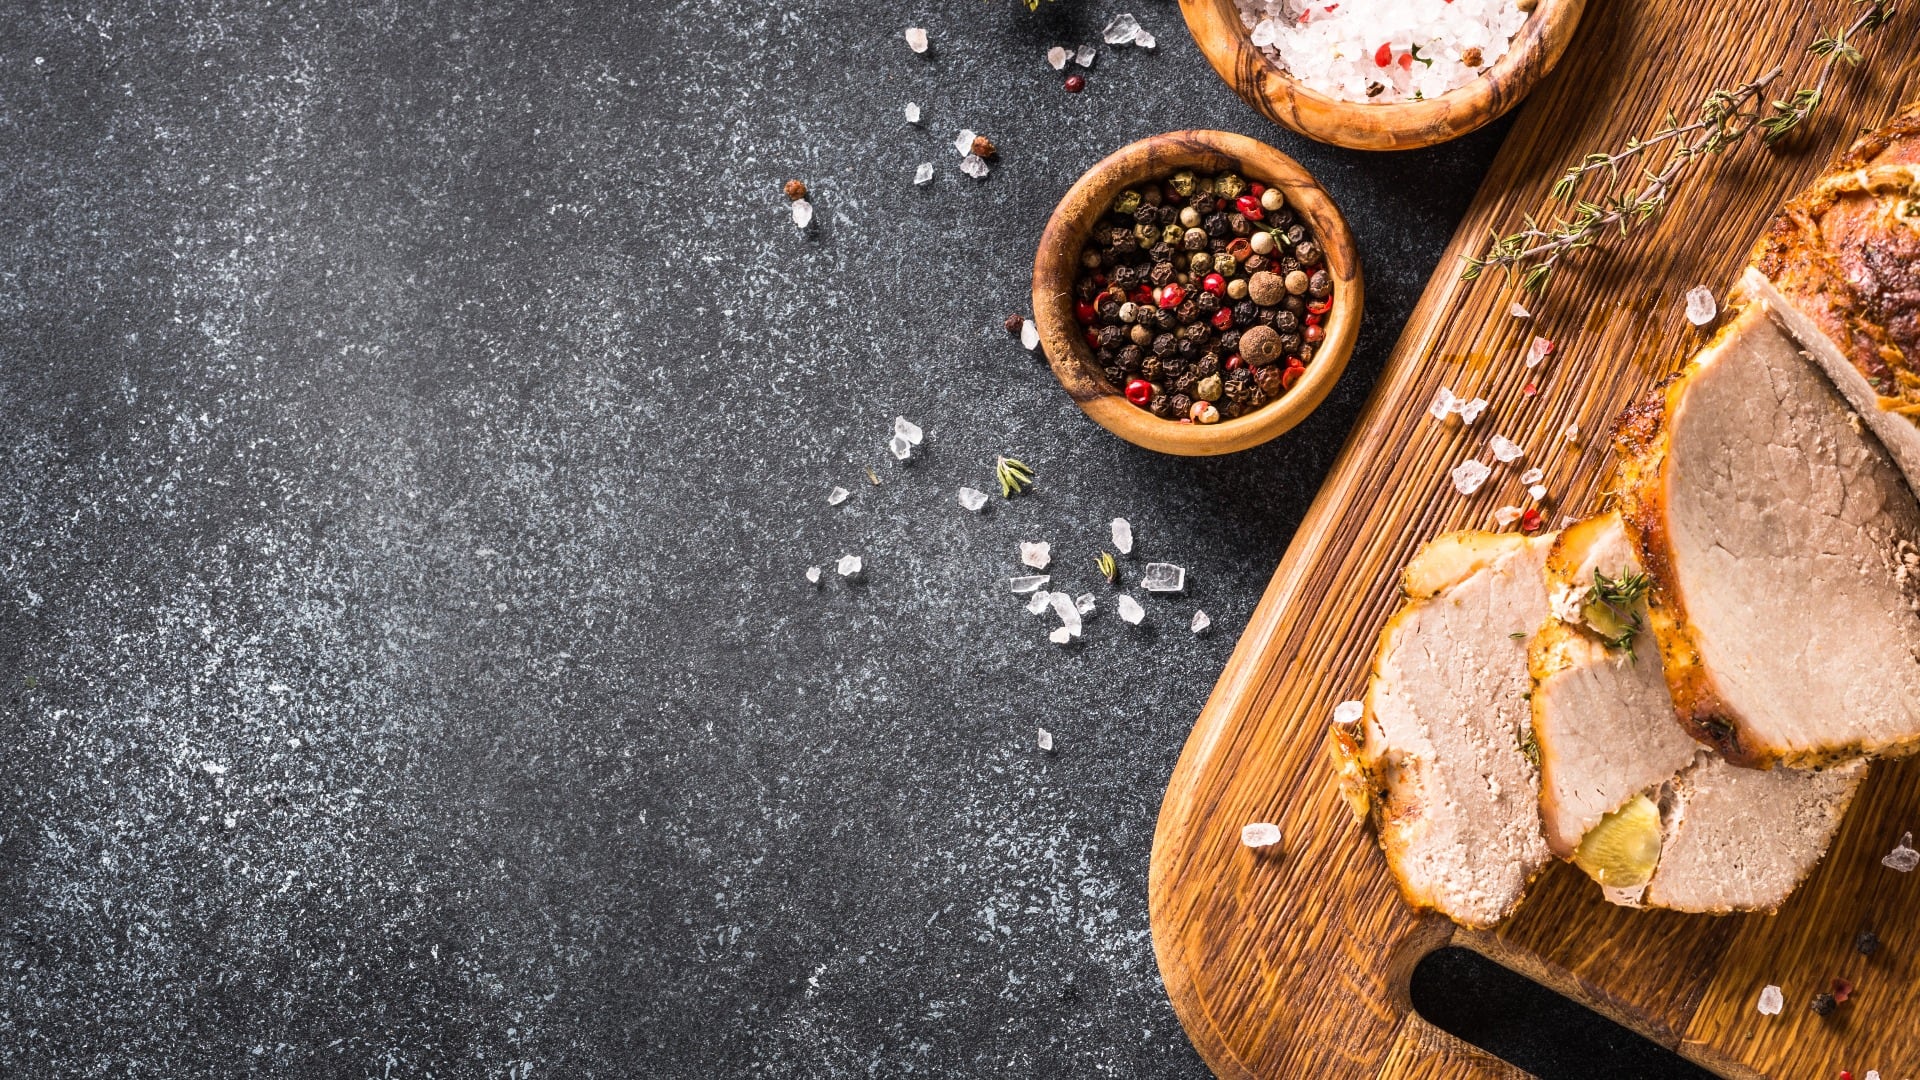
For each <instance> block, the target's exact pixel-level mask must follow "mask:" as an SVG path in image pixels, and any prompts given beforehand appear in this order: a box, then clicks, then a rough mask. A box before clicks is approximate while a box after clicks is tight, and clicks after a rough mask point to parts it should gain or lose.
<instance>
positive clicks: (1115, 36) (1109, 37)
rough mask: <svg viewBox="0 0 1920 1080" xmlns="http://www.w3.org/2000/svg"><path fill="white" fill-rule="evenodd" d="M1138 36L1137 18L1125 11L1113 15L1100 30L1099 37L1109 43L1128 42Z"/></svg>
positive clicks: (1124, 43) (1123, 43)
mask: <svg viewBox="0 0 1920 1080" xmlns="http://www.w3.org/2000/svg"><path fill="white" fill-rule="evenodd" d="M1139 36H1140V22H1139V20H1137V19H1135V18H1134V17H1133V16H1132V15H1130V14H1125V13H1122V14H1119V15H1115V16H1114V17H1113V19H1112V21H1110V22H1108V23H1107V28H1106V29H1105V30H1103V31H1101V32H1100V39H1101V40H1102V41H1105V42H1106V43H1107V44H1109V45H1126V44H1130V43H1131V42H1132V41H1133V39H1134V38H1137V37H1139Z"/></svg>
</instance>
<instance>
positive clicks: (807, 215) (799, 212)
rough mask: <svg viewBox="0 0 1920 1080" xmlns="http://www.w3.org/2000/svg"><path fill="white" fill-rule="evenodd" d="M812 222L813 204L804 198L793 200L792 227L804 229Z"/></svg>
mask: <svg viewBox="0 0 1920 1080" xmlns="http://www.w3.org/2000/svg"><path fill="white" fill-rule="evenodd" d="M812 222H813V204H812V203H810V202H808V201H807V200H805V199H795V200H793V225H794V228H797V229H804V228H806V227H807V226H808V225H809V224H811V223H812Z"/></svg>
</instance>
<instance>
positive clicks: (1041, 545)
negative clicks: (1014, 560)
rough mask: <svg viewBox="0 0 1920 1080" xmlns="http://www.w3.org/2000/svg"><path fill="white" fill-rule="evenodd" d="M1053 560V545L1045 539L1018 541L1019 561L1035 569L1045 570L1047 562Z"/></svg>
mask: <svg viewBox="0 0 1920 1080" xmlns="http://www.w3.org/2000/svg"><path fill="white" fill-rule="evenodd" d="M1052 560H1053V545H1052V544H1050V543H1048V542H1047V541H1045V540H1040V541H1033V540H1022V541H1020V561H1021V562H1023V563H1026V564H1027V565H1028V566H1031V567H1033V568H1034V569H1035V570H1045V569H1046V568H1047V563H1049V562H1051V561H1052Z"/></svg>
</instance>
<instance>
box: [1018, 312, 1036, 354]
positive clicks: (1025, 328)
mask: <svg viewBox="0 0 1920 1080" xmlns="http://www.w3.org/2000/svg"><path fill="white" fill-rule="evenodd" d="M1020 347H1021V348H1023V349H1025V350H1027V351H1028V352H1032V351H1033V350H1035V349H1037V348H1039V347H1040V328H1039V327H1037V326H1035V325H1033V320H1032V319H1024V320H1022V321H1021V323H1020Z"/></svg>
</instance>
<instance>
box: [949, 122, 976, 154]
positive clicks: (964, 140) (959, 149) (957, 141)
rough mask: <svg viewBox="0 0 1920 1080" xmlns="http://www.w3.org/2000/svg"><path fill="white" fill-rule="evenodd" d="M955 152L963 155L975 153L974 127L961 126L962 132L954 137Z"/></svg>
mask: <svg viewBox="0 0 1920 1080" xmlns="http://www.w3.org/2000/svg"><path fill="white" fill-rule="evenodd" d="M953 152H954V153H956V154H959V155H960V156H961V157H966V156H967V155H968V154H971V153H973V129H972V128H961V129H960V134H958V135H955V136H954V137H953Z"/></svg>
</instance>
